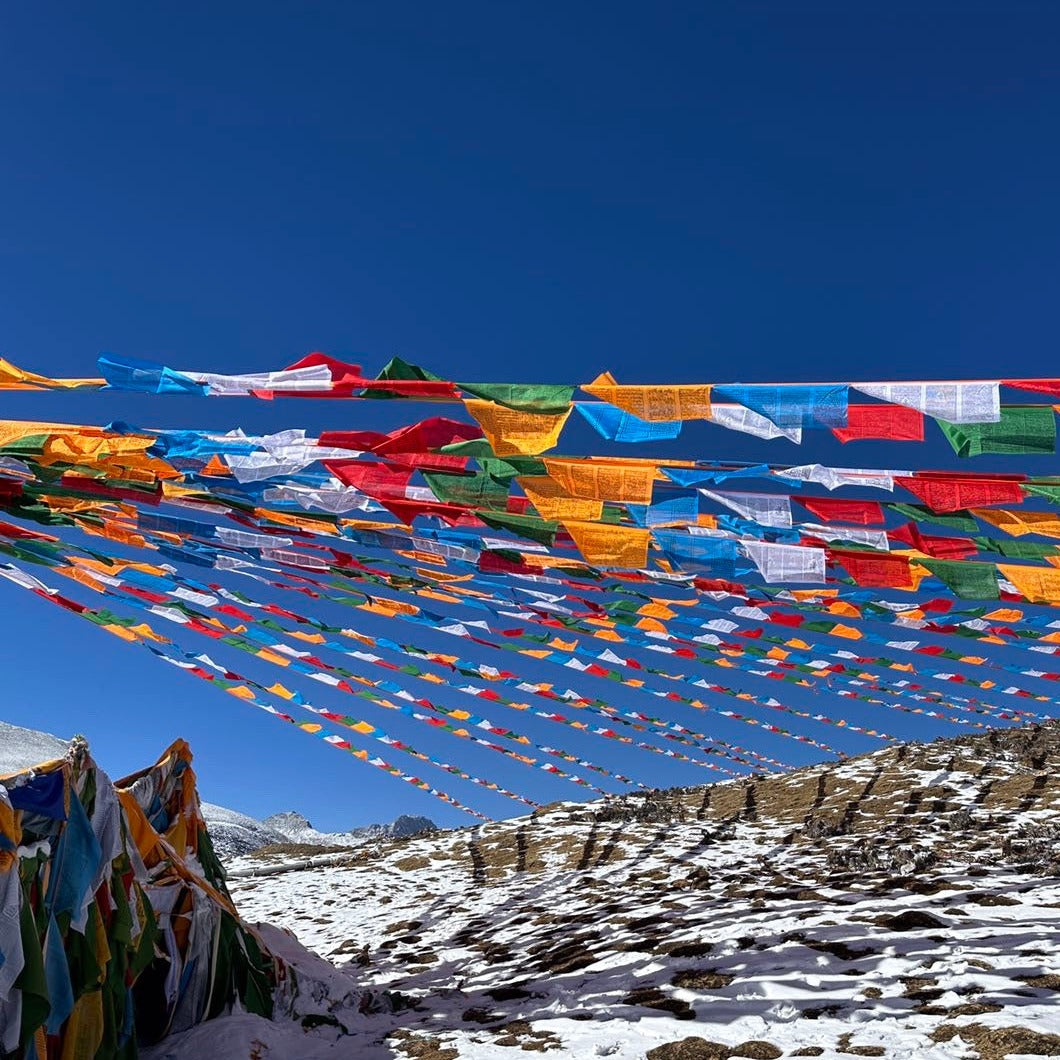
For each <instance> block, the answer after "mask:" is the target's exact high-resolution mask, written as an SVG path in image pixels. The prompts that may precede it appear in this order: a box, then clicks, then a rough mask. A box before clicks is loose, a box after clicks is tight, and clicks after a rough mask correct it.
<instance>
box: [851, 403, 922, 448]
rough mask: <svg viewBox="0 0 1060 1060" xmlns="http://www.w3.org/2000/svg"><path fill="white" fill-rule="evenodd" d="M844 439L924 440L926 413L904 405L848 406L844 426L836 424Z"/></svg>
mask: <svg viewBox="0 0 1060 1060" xmlns="http://www.w3.org/2000/svg"><path fill="white" fill-rule="evenodd" d="M832 433H833V434H834V435H835V436H836V437H837V438H838V439H839V440H840V441H841V442H856V441H867V440H880V441H891V442H922V441H923V440H924V414H923V413H922V412H918V411H917V410H916V409H911V408H908V407H906V406H904V405H849V406H848V407H847V423H846V426H845V427H833V428H832Z"/></svg>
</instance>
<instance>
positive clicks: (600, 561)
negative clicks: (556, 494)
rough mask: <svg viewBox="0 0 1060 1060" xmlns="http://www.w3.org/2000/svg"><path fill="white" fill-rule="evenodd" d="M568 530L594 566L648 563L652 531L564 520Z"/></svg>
mask: <svg viewBox="0 0 1060 1060" xmlns="http://www.w3.org/2000/svg"><path fill="white" fill-rule="evenodd" d="M563 528H564V530H566V531H567V533H568V534H570V536H571V537H572V538H574V543H575V544H576V545H577V546H578V551H579V552H581V554H582V556H584V557H585V562H586V563H591V564H592V565H593V566H594V567H626V568H632V569H634V570H640V569H641V568H642V567H646V566H647V565H648V545H649V544H650V542H651V534H650V532H649V531H647V530H637V529H634V528H632V527H628V526H609V525H607V524H606V523H583V522H578V521H576V520H564V523H563Z"/></svg>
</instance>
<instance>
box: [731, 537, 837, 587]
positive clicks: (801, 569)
mask: <svg viewBox="0 0 1060 1060" xmlns="http://www.w3.org/2000/svg"><path fill="white" fill-rule="evenodd" d="M740 548H741V549H742V550H743V552H744V553H745V554H746V555H747V556H748V558H749V559H750V560H751V561H752V562H753V563H754V565H755V566H756V567H757V568H758V572H759V574H761V575H762V578H763V579H764V580H765V581H767V582H771V583H772V582H777V583H781V582H810V583H813V584H818V585H820V584H823V583H824V580H825V551H824V549H823V548H807V547H804V546H801V545H777V544H772V543H770V542H766V541H741V542H740Z"/></svg>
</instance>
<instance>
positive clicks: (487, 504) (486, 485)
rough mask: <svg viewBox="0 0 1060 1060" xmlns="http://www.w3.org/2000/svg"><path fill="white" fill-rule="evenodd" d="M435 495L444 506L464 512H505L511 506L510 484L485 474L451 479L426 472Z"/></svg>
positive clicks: (456, 476) (473, 474)
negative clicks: (479, 510)
mask: <svg viewBox="0 0 1060 1060" xmlns="http://www.w3.org/2000/svg"><path fill="white" fill-rule="evenodd" d="M423 477H424V478H425V479H426V481H427V485H428V486H430V488H431V492H432V493H433V494H434V495H435V496H436V497H437V498H438V500H440V501H441V502H442V503H443V504H458V505H460V506H461V507H463V508H491V509H496V510H498V511H504V509H505V508H506V507H507V505H508V483H507V482H503V481H501V480H500V479H496V478H494V477H493V476H492V475H490V474H488V473H487V472H485V471H478V472H473V473H471V474H459V475H450V474H447V473H446V472H442V471H424V472H423Z"/></svg>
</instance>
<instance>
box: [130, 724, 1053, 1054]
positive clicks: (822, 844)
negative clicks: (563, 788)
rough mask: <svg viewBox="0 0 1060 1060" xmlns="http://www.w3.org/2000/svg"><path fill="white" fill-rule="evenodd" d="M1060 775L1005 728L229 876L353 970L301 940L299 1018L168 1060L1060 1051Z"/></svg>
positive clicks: (246, 903)
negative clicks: (313, 863)
mask: <svg viewBox="0 0 1060 1060" xmlns="http://www.w3.org/2000/svg"><path fill="white" fill-rule="evenodd" d="M1058 766H1060V726H1058V725H1052V726H1048V727H1045V728H1042V729H1033V728H1032V729H1027V730H1020V731H1015V730H1010V731H1007V732H1000V733H992V734H988V735H985V736H980V737H975V738H972V739H970V740H963V741H954V742H950V743H939V744H931V745H926V746H918V745H911V746H907V747H899V748H891V749H888V750H885V751H881V752H879V753H877V754H875V755H872V756H867V757H864V758H859V759H853V760H851V761H848V762H845V763H842V764H832V765H826V766H821V767H812V768H809V769H804V770H800V771H798V772H796V773H792V774H789V775H787V776H780V777H769V778H760V779H758V780H754V781H749V782H745V781H734V782H729V783H726V784H720V785H715V786H713V787H709V788H695V789H683V790H675V791H670V792H660V793H650V794H648V795H646V796H632V797H626V798H623V799H612V800H606V801H600V802H595V803H587V804H561V805H558V806H554V807H551V808H547V809H546V810H544V811H542V812H539V813H537V814H534V815H532V816H529V817H525V818H520V819H517V820H512V821H505V822H499V823H496V824H490V825H486V826H482V827H478V828H473V829H467V830H462V831H457V832H443V833H437V834H434V835H429V836H423V837H418V838H412V839H406V840H401V841H395V842H390V843H385V844H382V845H372V846H370V847H362V848H360V849H357V850H354V851H351V852H350V853H349V854H348V855H343V856H341V857H340V858H339V860H337V861H336V860H333V861H332V862H331V863H329V864H324V865H320V866H318V867H315V868H313V869H309V870H304V871H286V872H280V873H279V874H278V875H274V876H266V877H260V878H251V877H246V878H240V879H233V881H232V891H233V894H234V897H235V899H236V901H237V903H238V905H239V908H240V910H241V912H242V913H243V915H244V916H246V917H247V918H248V919H250V920H252V921H261V922H267V923H270V924H272V925H275V926H276V927H277V928H281V929H286V930H287V931H290V932H292V933H293V934H294V935H296V936H297V938H298V939H299V940H300V941H301V943H303V944H305V945H306V946H308V947H309V948H310V949H311V950H313V951H315V952H316V953H317V954H319V955H321V956H322V957H324V958H327V961H328V962H333V964H329V963H326V962H324V961H315V963H314V959H313V958H310V957H309V956H308V955H305V954H304V952H302V951H301V950H300V947H298V945H297V943H296V942H295V941H294V939H293V938H290V937H288V938H286V939H285V940H284V942H283V945H284V946H285V947H286V948H287V952H288V955H289V956H290V957H291V959H292V960H294V962H295V964H296V966H297V965H298V964H299V962H302V966H303V968H304V969H305V970H304V971H303V973H301V975H300V980H301V982H302V988H301V994H302V997H301V1000H300V1001H299V1004H301V1005H303V1008H298V1007H297V1005H296V1006H295V1012H296V1015H297V1017H298V1018H297V1019H294V1020H290V1021H286V1022H279V1023H276V1024H266V1023H264V1022H263V1021H259V1020H256V1019H255V1018H253V1017H248V1016H238V1017H232V1018H227V1019H222V1020H219V1021H214V1022H213V1023H211V1024H207V1025H205V1026H203V1027H201V1028H199V1029H197V1030H195V1031H192V1032H190V1033H189V1034H188V1035H185V1036H183V1037H180V1038H174V1039H170V1040H168V1041H167V1042H166V1043H165V1044H163V1045H162V1046H159V1047H158V1048H156V1049H155V1050H154V1051H152V1052H151V1053H149V1054H148V1057H149V1060H160V1058H162V1057H166V1058H172V1060H191V1058H198V1057H203V1056H211V1057H218V1058H222V1057H223V1058H228V1057H232V1058H243V1057H247V1058H253V1060H278V1058H292V1060H294V1058H298V1060H303V1058H304V1060H317V1058H320V1060H324V1058H329V1060H330V1058H334V1060H338V1058H346V1057H350V1058H353V1057H358V1058H366V1060H372V1058H373V1057H380V1058H382V1057H388V1058H404V1057H419V1058H425V1060H456V1058H458V1057H467V1058H471V1060H485V1058H493V1057H506V1056H511V1055H513V1052H514V1054H518V1053H519V1052H523V1051H525V1052H551V1053H553V1054H555V1055H557V1056H569V1057H586V1058H594V1057H613V1058H615V1060H633V1058H637V1060H642V1058H644V1057H645V1056H647V1057H649V1058H650V1060H707V1058H720V1057H730V1056H732V1057H752V1058H753V1057H767V1058H769V1057H780V1056H820V1057H824V1058H826V1060H846V1058H849V1057H850V1056H852V1055H854V1056H857V1055H860V1056H883V1057H890V1058H896V1060H942V1058H957V1057H962V1058H963V1057H968V1058H971V1057H980V1058H982V1060H1001V1058H1003V1057H1006V1056H1007V1057H1008V1060H1019V1058H1023V1057H1029V1056H1043V1055H1050V1056H1051V1055H1060V814H1058V810H1060V777H1058V768H1057V767H1058ZM267 864H268V859H263V858H260V857H259V858H256V859H255V858H252V857H251V858H244V859H240V860H237V861H236V862H235V863H233V866H232V867H233V868H234V869H236V870H250V869H260V868H261V867H262V866H263V865H267ZM300 953H301V956H299V954H300ZM305 962H310V963H308V964H307V963H305ZM334 965H337V966H339V968H340V969H341V970H336V968H335V967H334ZM310 1002H311V1005H312V1008H311V1015H310V1018H309V1019H308V1021H304V1020H302V1017H303V1016H304V1015H305V1013H306V1011H309V1010H307V1009H305V1008H304V1006H305V1005H306V1004H308V1003H310ZM321 1020H325V1021H326V1022H324V1023H322V1022H321ZM305 1022H308V1024H309V1026H308V1028H307V1027H306V1026H304V1025H303V1024H304V1023H305ZM689 1039H691V1040H689ZM681 1043H683V1044H681Z"/></svg>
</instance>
